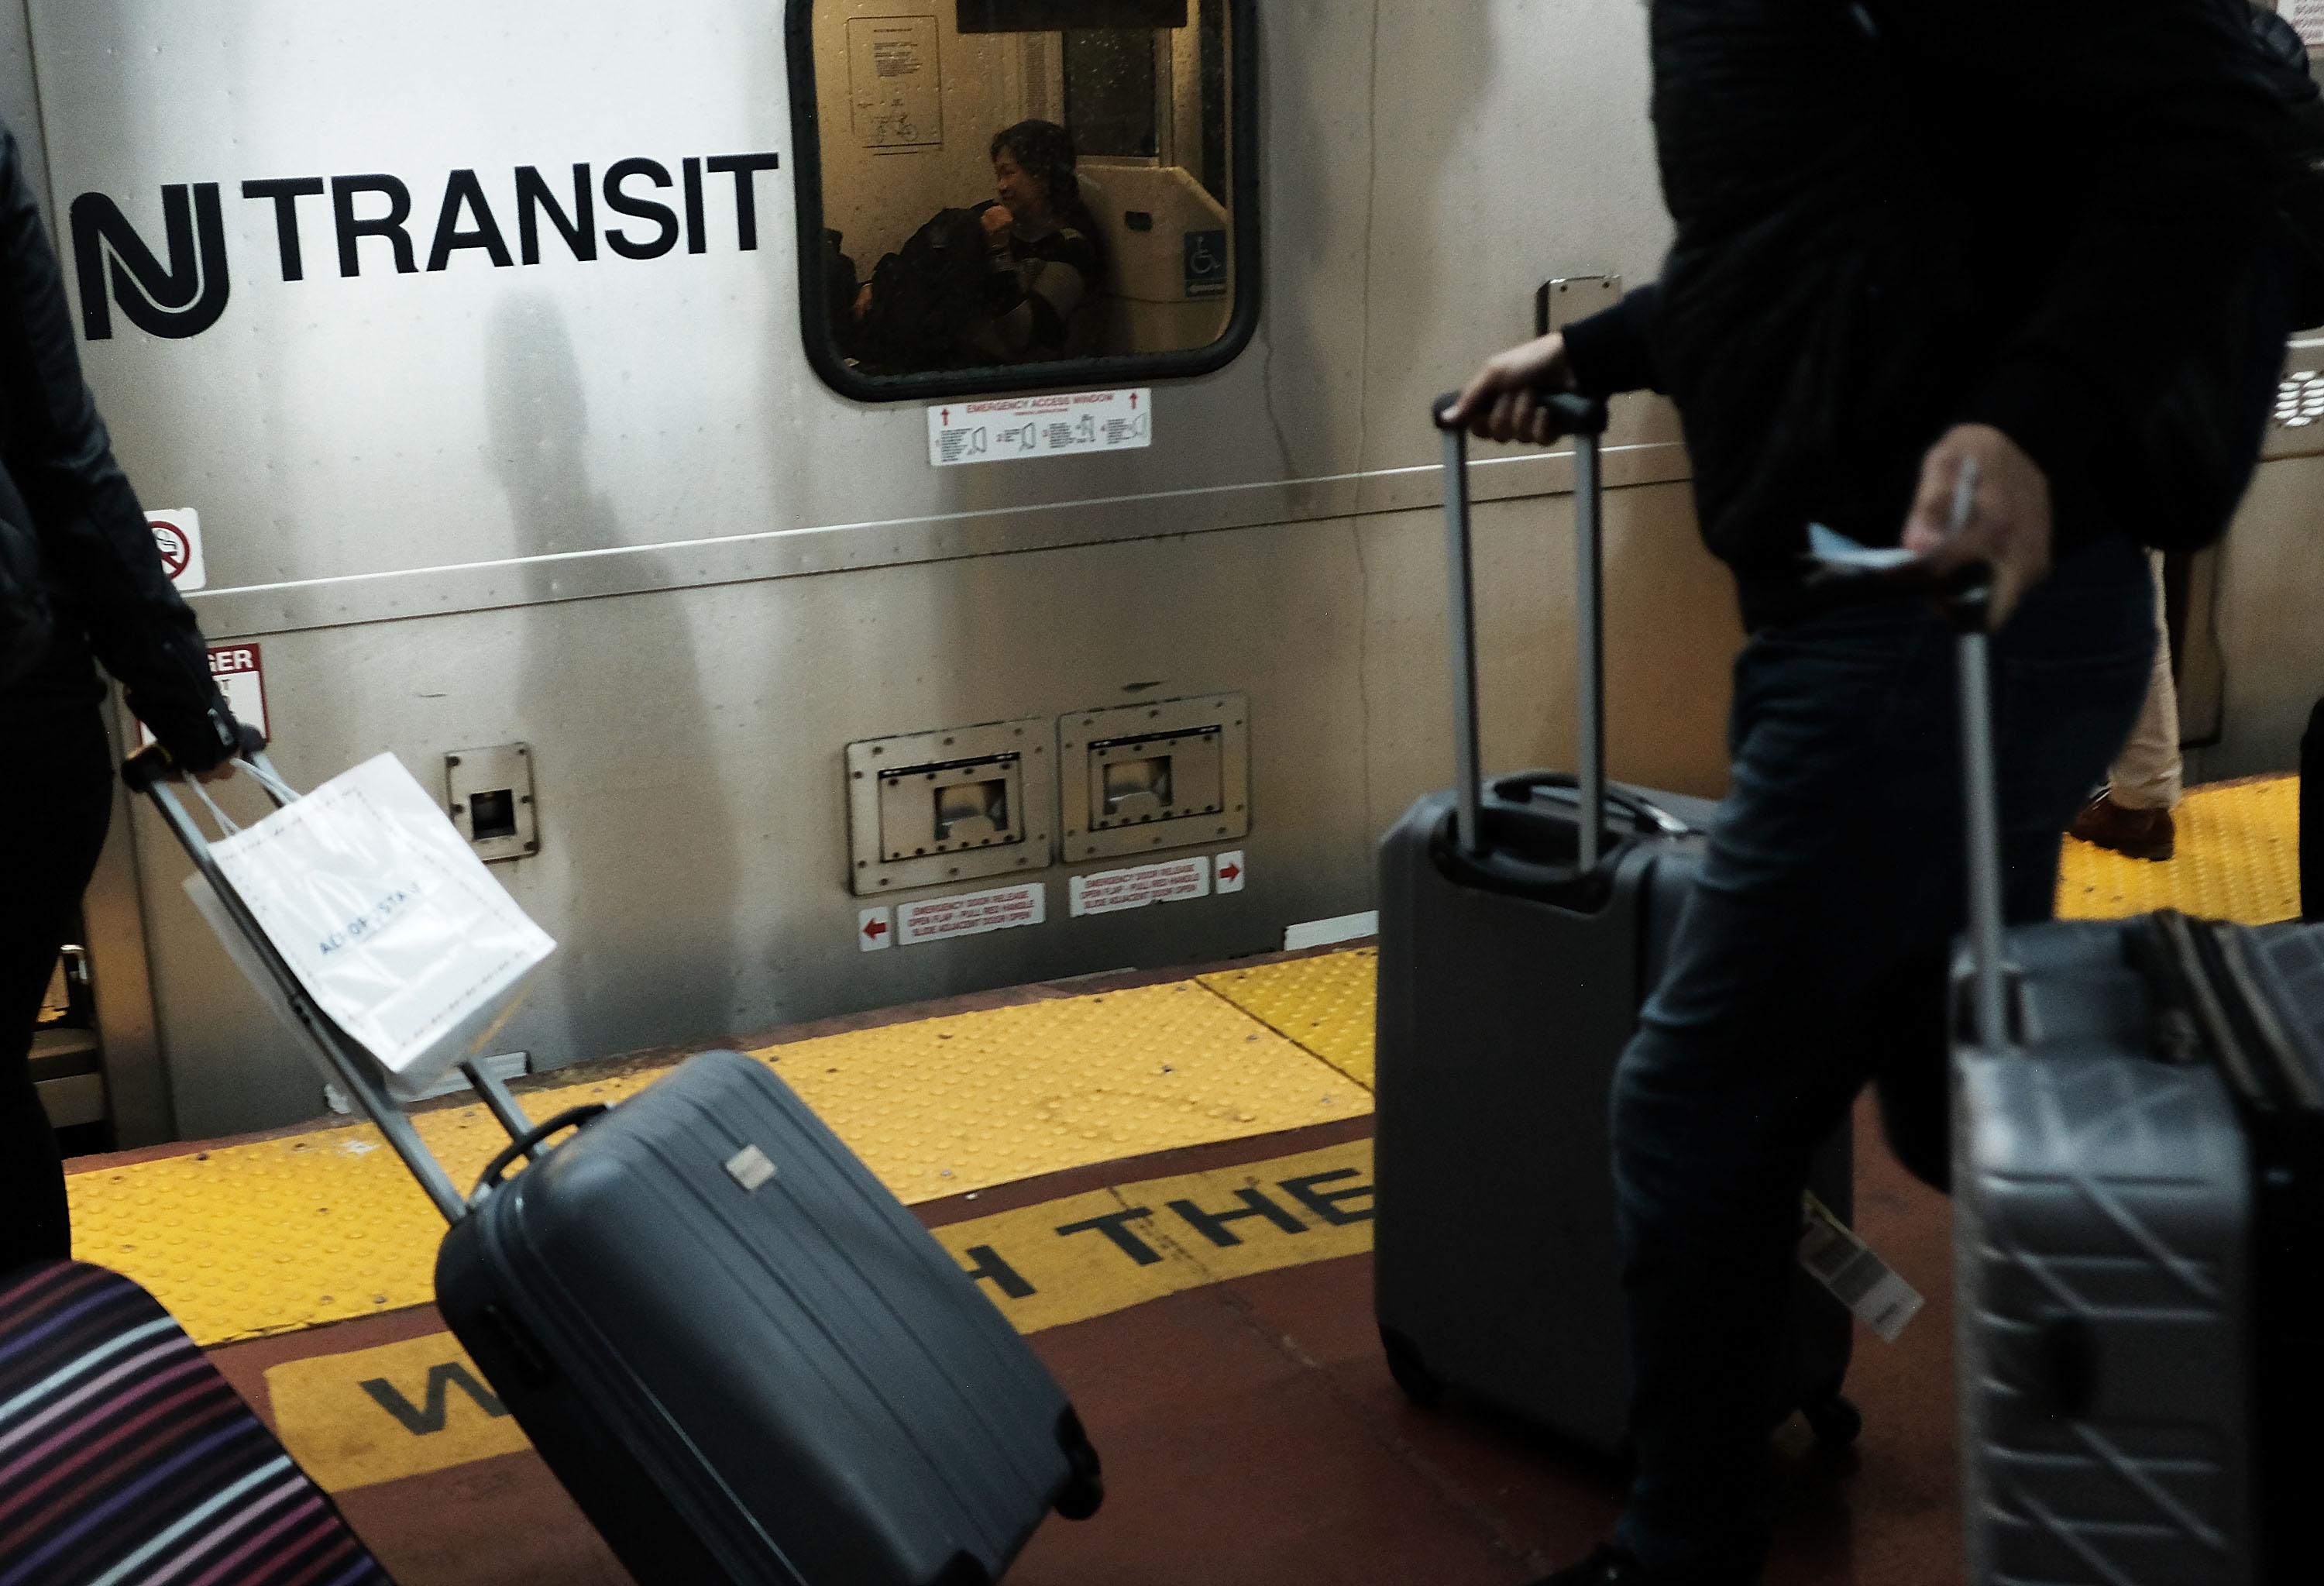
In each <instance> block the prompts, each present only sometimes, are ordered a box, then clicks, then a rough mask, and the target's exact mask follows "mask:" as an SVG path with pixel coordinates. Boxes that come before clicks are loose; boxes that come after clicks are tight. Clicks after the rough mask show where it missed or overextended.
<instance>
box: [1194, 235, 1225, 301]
mask: <svg viewBox="0 0 2324 1586" xmlns="http://www.w3.org/2000/svg"><path fill="white" fill-rule="evenodd" d="M1186 295H1187V296H1188V297H1190V298H1222V297H1224V296H1226V295H1227V234H1226V233H1225V232H1223V231H1190V232H1188V233H1187V234H1186Z"/></svg>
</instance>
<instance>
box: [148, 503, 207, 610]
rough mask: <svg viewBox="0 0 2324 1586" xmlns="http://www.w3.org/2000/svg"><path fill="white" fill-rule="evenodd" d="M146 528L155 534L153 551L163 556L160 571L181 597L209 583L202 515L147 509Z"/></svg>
mask: <svg viewBox="0 0 2324 1586" xmlns="http://www.w3.org/2000/svg"><path fill="white" fill-rule="evenodd" d="M145 526H146V527H147V528H149V529H151V530H152V531H153V549H155V550H158V551H160V552H161V570H162V571H163V572H165V573H167V574H169V575H170V582H171V585H172V586H175V587H176V589H177V591H178V593H179V594H180V595H186V594H189V593H191V592H192V591H194V590H197V589H199V588H200V587H201V586H203V585H205V584H207V583H208V582H209V581H210V575H209V569H208V567H204V566H203V565H202V515H201V514H200V513H199V512H195V511H194V510H193V509H192V508H191V507H187V508H183V509H181V510H179V511H176V512H155V511H153V510H152V509H151V508H148V509H147V510H146V512H145Z"/></svg>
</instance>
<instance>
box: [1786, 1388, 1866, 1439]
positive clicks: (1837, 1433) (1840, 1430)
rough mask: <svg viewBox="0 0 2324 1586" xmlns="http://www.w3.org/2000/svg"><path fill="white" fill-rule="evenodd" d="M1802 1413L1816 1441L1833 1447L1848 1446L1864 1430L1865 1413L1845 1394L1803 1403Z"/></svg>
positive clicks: (1836, 1394)
mask: <svg viewBox="0 0 2324 1586" xmlns="http://www.w3.org/2000/svg"><path fill="white" fill-rule="evenodd" d="M1800 1415H1801V1416H1802V1417H1803V1419H1804V1420H1805V1421H1806V1422H1807V1424H1808V1430H1809V1431H1811V1432H1812V1433H1814V1434H1815V1436H1816V1441H1817V1442H1818V1443H1823V1444H1825V1445H1827V1446H1829V1447H1831V1448H1846V1447H1847V1446H1848V1445H1849V1443H1854V1442H1855V1441H1856V1437H1857V1434H1858V1433H1860V1432H1862V1431H1863V1430H1864V1413H1863V1412H1862V1411H1861V1410H1858V1408H1857V1407H1856V1406H1855V1405H1853V1404H1852V1403H1850V1402H1849V1399H1848V1397H1847V1396H1846V1395H1844V1394H1838V1393H1835V1394H1833V1395H1832V1396H1831V1397H1830V1398H1823V1399H1817V1400H1815V1401H1814V1402H1812V1403H1811V1404H1804V1405H1802V1406H1800Z"/></svg>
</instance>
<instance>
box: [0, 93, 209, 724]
mask: <svg viewBox="0 0 2324 1586" xmlns="http://www.w3.org/2000/svg"><path fill="white" fill-rule="evenodd" d="M0 422H5V439H0V462H5V465H6V467H7V470H8V473H9V474H10V475H11V476H12V477H13V478H14V483H15V485H16V488H17V491H18V493H20V494H21V495H22V497H23V502H24V505H25V510H26V512H28V513H29V515H30V517H31V519H32V525H31V526H32V530H33V531H34V533H35V535H36V536H37V538H38V540H39V544H40V548H41V553H42V558H43V559H44V560H45V561H46V562H47V563H48V565H49V567H51V569H52V570H53V572H54V574H55V575H56V576H59V577H60V579H61V580H62V582H63V583H64V584H65V585H67V586H69V587H70V589H71V590H72V592H73V594H74V595H76V596H77V597H78V602H79V604H80V607H81V617H82V620H83V621H84V622H86V623H87V625H88V636H89V641H90V646H91V648H92V649H94V650H96V652H97V659H99V660H101V661H102V662H103V663H104V664H105V668H106V670H107V671H109V672H111V673H112V674H113V675H114V676H115V678H119V679H120V680H121V681H122V683H123V684H124V685H125V686H126V687H127V688H128V691H129V704H130V708H131V709H133V710H134V711H135V712H136V713H137V715H138V716H139V717H140V718H141V719H142V720H143V721H144V723H145V724H147V725H148V726H150V727H152V729H153V733H154V735H155V736H156V737H158V738H159V739H161V742H162V744H163V745H164V746H165V747H166V748H168V750H169V751H170V752H171V755H172V756H173V757H175V758H176V759H177V760H178V761H180V763H182V764H184V765H187V766H189V767H190V768H192V769H194V770H208V768H209V767H211V766H213V765H216V764H217V762H218V761H220V760H222V759H224V758H225V757H226V753H227V752H228V751H229V747H230V745H231V744H232V742H233V735H232V733H231V723H232V718H231V717H230V716H229V715H227V714H226V705H225V702H224V700H223V699H222V698H221V697H220V696H219V695H218V691H217V686H216V685H215V684H213V683H212V682H211V680H210V675H209V657H208V650H207V648H206V647H205V646H204V644H203V642H202V635H201V631H200V629H199V628H198V627H197V626H196V624H195V622H194V614H193V613H192V612H191V611H190V610H189V609H188V608H187V605H186V603H185V602H184V601H183V600H182V599H180V597H179V595H178V592H177V591H176V590H175V589H174V588H172V587H171V584H170V580H169V576H168V575H167V574H166V573H164V572H163V571H162V569H161V553H160V552H159V551H158V550H157V549H155V548H154V545H153V534H152V529H151V528H150V527H148V525H147V522H146V518H145V512H144V509H143V507H141V506H140V505H139V504H138V502H137V496H136V493H135V492H134V491H133V490H131V488H130V486H129V481H128V479H127V477H126V476H124V475H123V473H122V472H121V468H120V466H119V465H118V464H117V463H115V461H114V458H113V447H112V438H111V437H109V436H108V435H107V434H106V429H105V422H104V420H102V419H100V418H98V417H97V405H96V403H95V401H93V400H92V399H91V398H90V396H89V391H88V384H87V383H85V382H84V381H83V380H82V379H81V372H80V359H79V355H78V353H77V352H76V350H75V348H74V346H73V330H72V321H71V318H70V314H69V309H68V307H67V305H66V302H65V294H64V286H63V282H62V281H61V279H60V276H59V273H58V270H57V260H56V255H55V254H54V253H53V252H52V251H51V248H50V246H49V240H48V234H47V232H46V231H45V230H44V229H43V228H42V224H41V214H40V209H39V207H37V206H36V205H35V204H34V203H33V200H32V189H31V188H30V187H29V186H28V185H27V183H26V181H25V178H24V170H23V153H22V151H21V150H20V149H19V148H18V146H17V143H16V140H15V138H14V135H13V134H10V133H9V132H8V131H7V130H6V128H5V127H0Z"/></svg>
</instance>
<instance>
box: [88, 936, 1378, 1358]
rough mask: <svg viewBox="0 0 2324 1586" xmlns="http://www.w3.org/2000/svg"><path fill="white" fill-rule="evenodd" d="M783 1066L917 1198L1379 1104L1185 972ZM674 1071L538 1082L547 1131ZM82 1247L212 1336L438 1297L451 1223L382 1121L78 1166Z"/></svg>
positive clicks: (788, 1059)
mask: <svg viewBox="0 0 2324 1586" xmlns="http://www.w3.org/2000/svg"><path fill="white" fill-rule="evenodd" d="M757 1056H760V1057H761V1058H762V1059H765V1060H767V1061H769V1062H770V1063H771V1064H772V1065H773V1066H774V1069H775V1072H776V1073H778V1074H781V1075H782V1076H783V1078H784V1079H785V1080H786V1081H788V1083H790V1084H791V1086H792V1088H793V1089H795V1090H797V1091H798V1093H800V1094H801V1095H802V1096H803V1097H804V1098H805V1099H806V1100H807V1103H808V1104H809V1105H810V1106H812V1107H814V1108H815V1109H816V1112H817V1113H818V1114H820V1115H821V1116H822V1117H823V1118H824V1120H825V1121H826V1122H828V1123H829V1124H830V1125H831V1126H832V1128H833V1129H834V1130H836V1131H837V1133H838V1134H839V1135H840V1137H841V1138H842V1139H844V1140H846V1141H847V1143H848V1144H849V1146H851V1147H852V1148H853V1149H854V1150H855V1151H856V1152H857V1153H858V1154H859V1155H860V1156H862V1157H863V1158H864V1160H865V1161H866V1162H867V1163H868V1164H869V1165H870V1166H871V1169H872V1171H873V1172H874V1173H876V1174H878V1175H879V1176H880V1177H881V1181H882V1182H884V1183H885V1184H886V1185H888V1186H889V1187H890V1189H892V1190H893V1191H895V1193H896V1194H898V1195H899V1196H900V1197H901V1198H902V1199H904V1200H906V1201H924V1200H932V1199H936V1198H938V1197H941V1196H944V1195H949V1194H957V1193H959V1192H961V1191H964V1190H972V1189H980V1188H983V1187H985V1186H987V1185H995V1184H1002V1183H1007V1182H1010V1181H1011V1180H1014V1179H1019V1178H1028V1177H1033V1176H1037V1175H1039V1174H1044V1173H1052V1172H1056V1171H1058V1170H1060V1169H1063V1168H1067V1167H1078V1166H1088V1165H1091V1164H1094V1163H1099V1162H1109V1161H1113V1160H1115V1159H1117V1158H1120V1157H1135V1156H1140V1155H1144V1154H1146V1153H1148V1152H1152V1151H1159V1150H1167V1149H1169V1148H1175V1147H1180V1146H1189V1145H1202V1144H1207V1143H1209V1142H1211V1141H1213V1140H1222V1139H1240V1138H1242V1137H1244V1136H1249V1135H1259V1134H1270V1133H1274V1132H1276V1131H1277V1130H1288V1129H1297V1128H1301V1127H1303V1126H1305V1125H1307V1124H1312V1123H1320V1122H1324V1121H1328V1120H1332V1119H1337V1118H1346V1117H1350V1116H1354V1115H1360V1114H1363V1113H1366V1112H1369V1111H1370V1110H1371V1098H1370V1096H1369V1094H1367V1093H1365V1092H1364V1091H1363V1090H1361V1089H1360V1088H1359V1087H1357V1086H1354V1085H1351V1084H1350V1083H1347V1081H1346V1079H1345V1077H1344V1076H1343V1075H1342V1074H1338V1073H1336V1072H1334V1071H1333V1070H1332V1069H1331V1068H1328V1067H1326V1066H1325V1065H1323V1064H1321V1063H1319V1062H1317V1061H1316V1060H1315V1059H1314V1057H1312V1056H1309V1055H1308V1054H1307V1053H1306V1052H1305V1051H1303V1050H1301V1049H1300V1048H1299V1047H1296V1046H1295V1045H1293V1044H1292V1043H1291V1042H1289V1041H1286V1040H1285V1039H1284V1038H1283V1037H1280V1036H1278V1035H1277V1034H1276V1033H1275V1032H1274V1031H1273V1030H1271V1029H1268V1028H1266V1027H1265V1026H1264V1025H1262V1024H1260V1023H1259V1022H1258V1021H1256V1020H1254V1019H1250V1018H1247V1017H1245V1016H1244V1015H1243V1014H1241V1013H1240V1012H1239V1011H1238V1010H1236V1009H1234V1008H1233V1007H1232V1006H1231V1005H1229V1004H1228V1003H1226V1002H1223V1001H1222V1000H1219V999H1218V998H1217V997H1214V996H1213V995H1212V994H1211V993H1210V992H1209V991H1205V990H1203V988H1202V987H1201V986H1199V985H1197V984H1195V983H1194V982H1191V981H1185V982H1177V983H1176V984H1171V985H1162V986H1152V987H1147V988H1144V989H1141V990H1139V991H1120V992H1109V993H1106V994H1104V995H1102V996H1093V997H1080V998H1074V999H1070V1000H1058V1001H1051V1002H1040V1003H1034V1004H1031V1005H1029V1006H1027V1007H1020V1008H1008V1009H1001V1010H995V1011H991V1012H979V1013H968V1014H961V1015H957V1016H954V1017H952V1018H945V1019H929V1020H926V1021H924V1022H921V1023H918V1024H908V1025H897V1026H892V1027H890V1028H886V1029H876V1030H863V1031H858V1032H854V1033H851V1034H847V1035H841V1036H832V1037H824V1038H821V1039H817V1040H813V1041H802V1042H798V1043H796V1044H794V1045H791V1046H787V1047H771V1048H769V1049H768V1050H766V1051H764V1052H761V1053H759V1054H757ZM658 1077H659V1075H658V1074H651V1073H647V1074H632V1075H629V1076H626V1077H623V1078H621V1079H617V1080H608V1081H604V1082H602V1083H578V1084H573V1085H566V1086H560V1087H558V1088H555V1089H550V1090H542V1091H535V1092H531V1093H528V1094H527V1095H526V1096H525V1097H524V1102H525V1108H526V1111H529V1112H530V1114H531V1115H532V1116H533V1117H534V1118H535V1119H545V1118H548V1117H549V1116H550V1115H552V1114H553V1113H556V1112H558V1111H563V1110H564V1109H566V1108H568V1107H576V1106H579V1105H581V1104H583V1103H585V1102H619V1101H622V1100H623V1099H624V1098H626V1097H628V1096H630V1095H632V1094H634V1093H637V1092H638V1091H640V1090H642V1089H643V1088H645V1086H646V1085H648V1084H650V1083H652V1082H653V1081H654V1080H655V1079H656V1078H658ZM413 1124H414V1126H415V1127H416V1128H417V1129H418V1130H419V1131H420V1137H421V1139H424V1140H426V1141H427V1143H428V1145H429V1148H430V1149H432V1150H433V1151H434V1152H435V1153H436V1156H437V1157H438V1160H439V1161H441V1162H442V1163H443V1164H444V1167H445V1169H446V1171H447V1172H448V1173H449V1174H450V1175H451V1176H452V1181H453V1182H454V1183H455V1184H457V1185H461V1186H462V1187H463V1188H466V1186H468V1185H472V1184H474V1183H475V1179H476V1176H477V1175H478V1174H480V1173H481V1172H483V1170H484V1165H485V1163H486V1162H488V1161H489V1160H491V1158H492V1157H493V1154H494V1153H495V1152H497V1151H498V1150H499V1149H500V1148H502V1147H503V1145H504V1144H506V1143H507V1137H506V1135H504V1134H503V1132H502V1131H501V1129H500V1126H499V1125H498V1124H497V1123H495V1122H494V1121H493V1119H492V1116H491V1114H490V1113H488V1112H487V1111H485V1110H484V1107H483V1105H482V1104H481V1103H479V1104H475V1105H471V1106H466V1107H460V1108H453V1109H447V1110H444V1111H434V1112H426V1113H421V1114H420V1115H418V1116H417V1117H415V1118H414V1119H413ZM66 1189H67V1193H68V1194H69V1196H70V1199H71V1203H72V1216H73V1233H74V1253H75V1254H76V1255H78V1256H79V1257H80V1258H81V1259H83V1260H88V1261H94V1262H97V1263H98V1264H99V1265H102V1266H106V1267H110V1268H113V1269H115V1271H118V1272H122V1273H125V1274H127V1275H128V1276H129V1277H134V1278H135V1279H136V1280H137V1281H138V1282H140V1283H142V1284H143V1285H144V1286H146V1287H147V1288H149V1289H151V1290H152V1292H153V1293H154V1295H155V1296H157V1297H158V1298H159V1299H160V1300H161V1303H162V1304H163V1305H167V1306H168V1307H169V1308H170V1310H171V1312H172V1313H173V1314H175V1315H176V1316H177V1317H178V1319H179V1320H180V1322H181V1323H184V1324H185V1327H186V1330H187V1331H188V1332H190V1333H192V1334H193V1336H194V1338H195V1341H196V1342H199V1343H201V1344H203V1345H206V1346H207V1345H211V1344H218V1343H226V1342H233V1341H235V1340H236V1339H244V1338H256V1337H262V1336H264V1335H266V1334H268V1333H273V1332H290V1331H292V1330H295V1329H297V1328H300V1327H311V1326H316V1325H319V1324H320V1323H326V1322H336V1321H343V1320H345V1319H346V1318H348V1317H351V1316H363V1315H370V1314H376V1313H378V1312H381V1311H389V1310H394V1309H396V1308H398V1307H401V1306H406V1305H423V1304H426V1303H427V1302H428V1301H429V1300H431V1299H432V1298H434V1296H435V1286H434V1281H433V1279H434V1273H435V1262H436V1246H437V1243H438V1240H440V1239H441V1238H442V1237H443V1230H444V1223H443V1219H442V1218H441V1217H440V1216H438V1214H437V1213H436V1211H435V1209H434V1207H432V1206H431V1205H429V1203H428V1201H427V1199H426V1197H425V1196H423V1195H422V1194H420V1190H419V1188H418V1186H417V1185H414V1184H413V1183H412V1181H411V1178H410V1175H409V1174H408V1173H407V1172H406V1171H405V1170H404V1167H403V1165H402V1164H401V1162H399V1161H398V1160H397V1159H396V1157H395V1155H394V1153H393V1152H392V1151H391V1150H390V1149H388V1148H387V1146H386V1143H385V1142H384V1141H383V1139H381V1137H380V1134H379V1131H378V1130H375V1129H374V1128H372V1127H371V1126H370V1125H368V1124H363V1125H349V1126H346V1127H342V1128H336V1129H327V1130H316V1131H314V1132H311V1133H308V1134H301V1135H294V1136H290V1137H286V1138H284V1139H273V1140H263V1141H259V1142H256V1143H254V1144H249V1145H238V1146H222V1147H218V1148H213V1149H211V1150H208V1151H202V1152H198V1153H194V1154H189V1155H186V1156H179V1157H163V1158H161V1159H160V1160H157V1161H152V1162H144V1163H138V1164H134V1165H131V1166H119V1167H106V1168H98V1169H95V1170H93V1171H90V1172H87V1173H78V1174H74V1175H72V1176H69V1178H68V1179H67V1180H66Z"/></svg>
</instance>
